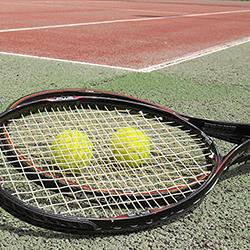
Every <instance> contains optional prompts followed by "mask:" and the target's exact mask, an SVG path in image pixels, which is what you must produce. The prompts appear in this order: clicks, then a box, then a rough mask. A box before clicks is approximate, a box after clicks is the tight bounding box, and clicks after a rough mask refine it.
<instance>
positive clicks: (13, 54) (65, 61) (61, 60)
mask: <svg viewBox="0 0 250 250" xmlns="http://www.w3.org/2000/svg"><path fill="white" fill-rule="evenodd" d="M0 55H9V56H19V57H25V58H34V59H41V60H47V61H56V62H62V63H72V64H81V65H87V66H96V67H102V68H109V69H119V70H126V71H132V72H140V70H139V69H133V68H127V67H120V66H113V65H106V64H98V63H89V62H81V61H73V60H66V59H60V58H50V57H45V56H33V55H26V54H18V53H11V52H4V51H0Z"/></svg>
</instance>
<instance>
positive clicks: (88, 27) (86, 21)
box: [0, 0, 250, 69]
mask: <svg viewBox="0 0 250 250" xmlns="http://www.w3.org/2000/svg"><path fill="white" fill-rule="evenodd" d="M0 15H1V19H0V51H1V52H9V53H17V54H25V55H34V56H39V57H49V58H58V59H63V60H71V61H79V62H85V63H93V64H102V65H110V66H117V67H126V68H132V69H142V68H146V67H150V66H153V65H157V64H160V63H165V62H168V61H171V60H174V59H178V58H180V57H183V56H185V55H187V54H190V53H196V52H197V51H201V50H205V49H207V48H210V47H213V46H219V45H221V46H223V44H225V43H229V42H232V41H235V40H240V39H246V38H248V37H249V36H250V3H246V2H216V1H191V0H189V1H163V0H162V1H159V2H157V1H154V2H149V1H145V2H144V1H132V2H131V1H77V0H72V1H66V0H64V1H63V0H54V1H37V0H20V1H14V0H12V1H7V0H4V1H0Z"/></svg>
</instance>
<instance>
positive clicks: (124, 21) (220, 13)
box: [0, 9, 250, 33]
mask: <svg viewBox="0 0 250 250" xmlns="http://www.w3.org/2000/svg"><path fill="white" fill-rule="evenodd" d="M244 12H250V9H249V10H234V11H222V12H210V13H199V14H184V15H176V16H167V17H150V18H135V19H118V20H107V21H97V22H86V23H72V24H59V25H48V26H38V27H26V28H15V29H3V30H0V33H7V32H17V31H27V30H42V29H55V28H67V27H77V26H90V25H98V24H111V23H128V22H142V21H151V20H165V19H175V18H183V17H199V16H212V15H224V14H233V13H244Z"/></svg>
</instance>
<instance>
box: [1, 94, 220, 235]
mask: <svg viewBox="0 0 250 250" xmlns="http://www.w3.org/2000/svg"><path fill="white" fill-rule="evenodd" d="M62 93H63V92H61V93H60V94H59V95H57V94H58V92H57V93H56V96H55V97H52V96H53V95H52V92H50V93H49V96H48V95H47V94H48V93H46V95H47V96H46V98H47V99H41V100H40V98H37V99H36V100H33V102H31V103H30V102H29V103H25V102H23V103H22V104H21V103H19V105H17V106H16V107H12V110H8V111H6V112H5V113H4V114H3V115H2V116H1V117H0V123H1V124H2V125H1V127H2V128H3V127H4V129H6V127H7V128H8V126H10V125H9V123H10V122H11V121H13V120H15V119H18V118H20V116H29V115H30V113H32V112H34V113H37V112H38V111H39V112H41V111H44V110H45V109H46V110H47V111H51V110H56V109H57V108H59V110H62V109H63V108H65V107H85V108H83V110H85V111H86V109H87V110H89V107H91V108H92V109H95V110H99V111H98V112H100V110H102V111H105V112H110V111H109V109H110V110H112V111H113V110H114V108H116V109H117V110H118V113H119V112H120V110H122V111H125V110H126V112H127V110H129V115H131V114H132V115H138V114H141V112H142V113H143V119H149V120H150V119H152V117H154V118H155V117H157V118H158V119H157V123H163V124H164V123H165V122H172V123H173V125H171V126H172V127H178V126H180V127H181V131H186V130H187V131H189V132H188V133H189V135H194V136H195V137H197V138H199V139H200V140H201V141H202V142H203V143H204V145H205V147H207V149H206V150H205V151H207V150H208V151H207V152H209V154H208V155H207V156H206V157H205V160H206V162H209V164H210V165H211V166H210V167H209V168H210V169H209V174H208V175H207V176H206V178H205V179H204V180H202V183H198V182H197V181H196V183H195V184H196V185H190V186H191V190H192V191H191V192H189V193H188V194H187V195H185V197H182V198H181V199H179V198H178V199H176V201H175V202H169V200H168V199H167V198H166V197H168V196H169V197H172V198H171V199H173V196H175V195H176V194H175V192H176V191H179V192H180V194H181V193H183V192H185V189H183V190H184V191H183V190H181V188H180V187H179V186H178V185H177V188H175V190H174V191H173V193H171V192H172V191H171V192H170V189H169V188H165V191H166V190H167V191H166V192H157V195H158V196H156V202H155V196H154V195H153V193H150V194H149V195H146V194H145V193H143V195H141V196H140V199H142V198H144V200H142V201H140V200H139V201H138V197H137V193H138V192H137V193H136V195H133V193H131V192H130V193H129V194H128V193H126V194H124V193H123V194H122V195H120V194H119V193H118V194H117V195H116V197H117V196H118V197H119V199H120V200H119V202H120V203H124V204H125V207H126V209H125V211H126V212H125V213H117V214H111V213H110V214H109V213H107V212H106V213H104V215H102V216H99V217H98V216H88V215H87V213H85V214H83V215H79V214H76V215H75V214H73V215H71V214H67V213H66V214H62V215H60V214H59V212H58V211H48V210H46V209H45V208H44V207H41V206H40V208H37V207H36V206H34V204H31V205H30V204H29V202H27V199H26V200H22V199H21V198H20V195H19V197H18V194H17V193H15V192H13V190H8V189H5V188H4V184H5V183H6V182H5V183H4V181H3V180H2V181H0V182H2V183H1V184H2V185H1V189H0V196H1V198H2V200H3V204H2V207H3V208H5V209H6V210H7V211H9V212H10V213H12V214H14V215H16V216H17V217H19V218H21V219H23V220H25V221H28V222H29V223H31V224H35V225H39V226H41V227H45V228H50V229H54V230H59V231H64V232H78V233H81V232H86V231H87V232H88V233H95V232H122V231H131V230H138V229H140V228H146V227H149V226H152V225H154V224H157V223H159V222H162V221H165V220H167V219H169V218H172V217H173V216H175V215H178V214H181V213H182V212H184V211H186V210H187V209H189V208H190V207H192V206H193V205H194V204H196V203H197V202H198V201H199V200H200V199H201V198H202V197H203V196H204V194H206V193H207V192H208V191H209V190H210V188H211V187H212V186H213V184H214V183H215V181H216V180H217V178H218V176H219V174H220V173H221V171H222V168H221V167H220V156H219V154H218V152H217V150H216V148H215V146H214V144H213V143H212V141H211V140H210V139H209V138H208V137H207V136H206V135H205V134H204V133H203V132H202V131H200V130H199V129H198V128H196V127H195V126H193V125H192V124H190V123H188V122H187V121H186V120H185V119H183V118H182V117H180V116H178V115H177V114H176V113H175V112H173V111H171V110H169V111H167V110H162V109H160V108H158V107H153V106H150V105H147V104H145V103H139V102H138V101H136V102H134V101H133V99H131V100H128V99H126V100H124V99H123V98H120V97H119V96H115V95H114V94H112V97H111V96H110V95H109V94H107V93H104V94H101V93H100V94H97V95H95V93H94V92H87V94H86V93H84V92H81V93H82V94H81V95H79V92H77V93H76V92H74V93H75V94H78V95H73V96H72V92H71V91H70V92H68V94H69V95H67V94H66V93H63V98H61V96H62ZM89 93H91V94H89ZM101 95H104V96H101ZM107 95H108V96H107ZM65 97H66V98H65ZM114 97H115V98H114ZM96 107H97V108H96ZM51 108H52V109H51ZM107 108H108V111H107ZM66 110H67V109H66ZM47 111H46V112H47ZM116 112H117V111H116ZM159 118H161V119H159ZM126 119H127V118H126ZM3 125H4V126H3ZM106 125H107V124H106ZM161 125H162V124H161ZM165 129H166V128H165ZM1 137H2V142H4V143H3V144H4V147H2V154H3V157H7V158H8V159H7V162H6V163H4V170H5V168H8V169H9V168H12V171H16V169H17V168H19V171H20V170H21V171H22V175H23V176H24V177H25V178H26V177H27V176H28V180H27V182H28V181H29V180H30V179H32V178H33V181H34V183H35V181H37V182H40V184H39V185H40V186H44V188H43V190H42V191H43V192H56V191H55V190H53V191H52V189H55V187H56V188H58V189H59V190H57V191H59V194H60V199H61V203H62V200H64V199H66V198H65V197H66V196H65V195H64V194H63V195H62V194H61V193H60V192H61V191H60V190H61V188H62V187H61V186H60V185H59V183H60V182H58V181H55V180H54V178H52V180H49V178H46V176H45V175H44V173H43V172H42V171H40V170H39V168H38V167H37V166H35V164H32V165H31V164H30V163H29V161H27V160H26V159H25V157H24V159H21V160H20V157H21V156H20V155H22V154H20V153H16V152H17V151H16V152H15V154H13V148H14V147H13V145H14V143H13V142H11V143H10V140H11V139H10V138H7V136H6V131H3V132H1ZM6 140H7V141H6ZM6 145H7V147H6ZM204 145H203V146H204ZM203 146H202V147H203ZM11 148H12V150H11ZM15 150H16V147H15ZM7 151H8V153H7ZM8 154H10V155H11V157H10V156H9V155H8ZM20 162H21V163H20ZM10 163H11V166H10ZM15 163H16V164H17V165H16V166H15ZM25 168H27V169H28V172H30V173H29V174H27V173H26V172H25V171H24V169H25ZM30 168H33V171H30V170H31V169H30ZM131 171H132V170H131ZM133 171H134V170H133ZM133 171H132V172H133ZM16 172H18V171H16ZM34 172H35V173H34ZM33 174H34V176H33V177H32V175H33ZM144 174H145V173H144ZM0 177H1V179H2V178H3V174H2V176H1V175H0ZM41 180H42V181H41ZM9 183H10V181H9ZM44 183H49V184H48V186H46V185H47V184H46V185H45V184H44ZM51 183H53V185H52V186H51ZM61 184H62V183H61ZM189 184H190V183H189ZM197 184H198V185H197ZM39 185H38V186H39ZM38 186H37V185H36V184H35V185H34V188H32V190H33V189H34V190H35V191H36V188H37V189H39V188H38ZM187 186H188V185H187ZM64 188H66V190H67V191H66V193H67V192H69V191H70V190H71V192H73V193H74V192H75V191H74V190H73V191H72V186H71V185H70V183H69V184H68V185H67V186H66V187H64ZM78 188H79V187H78ZM80 189H83V188H82V186H80ZM34 190H33V191H34ZM48 190H49V191H48ZM100 190H101V192H99V193H98V191H96V190H92V191H91V193H92V196H93V197H94V198H93V197H91V199H92V200H93V199H95V200H97V203H96V202H93V203H92V202H90V203H89V209H93V208H92V207H94V206H96V207H98V209H103V207H104V206H106V207H107V208H108V210H112V207H113V205H115V206H117V199H116V198H115V199H113V196H114V195H113V194H112V193H111V192H110V190H109V192H108V195H109V197H111V198H110V199H109V200H108V199H107V193H105V192H104V191H103V190H102V189H100ZM100 190H99V191H100ZM76 191H79V189H77V190H76ZM83 191H84V192H83V193H85V194H87V193H88V192H87V191H88V190H86V188H85V189H84V190H83ZM116 191H117V190H116ZM153 191H158V190H157V188H156V189H155V190H153ZM140 192H141V191H140ZM13 193H15V194H14V195H13ZM100 193H101V194H102V197H99V194H100ZM169 193H170V194H169ZM54 195H55V194H54ZM88 195H89V194H87V195H86V197H85V200H87V196H88ZM119 195H120V196H119ZM73 196H75V195H73ZM121 197H122V198H121ZM123 197H126V198H127V199H124V200H123ZM131 197H132V198H133V199H132V198H131ZM33 198H34V197H33ZM57 198H58V197H57ZM100 198H102V199H104V200H106V203H105V202H104V203H103V202H102V201H100ZM69 199H70V198H69ZM134 199H135V200H134ZM75 200H76V202H77V197H75ZM152 200H153V203H152V202H151V201H152ZM36 202H37V201H36ZM70 202H72V201H69V202H68V203H67V202H66V205H65V206H67V205H69V204H70ZM88 202H89V200H88ZM112 202H113V203H114V204H111V203H112ZM158 202H159V204H158ZM129 203H130V204H129ZM131 203H132V208H133V209H130V208H131ZM10 204H11V205H10ZM58 204H59V203H57V205H58ZM93 204H94V205H93ZM124 204H122V206H124ZM135 204H137V205H136V206H138V207H139V208H138V207H136V206H135ZM145 204H146V205H147V206H146V205H145ZM91 206H92V207H91ZM38 207H39V206H38ZM90 207H91V208H90ZM118 207H119V204H118ZM118 210H122V209H121V207H120V208H119V209H118ZM18 211H19V212H18ZM25 211H26V213H24V212H25ZM27 211H29V212H28V213H27ZM24 214H26V215H25V216H24ZM58 225H60V226H58Z"/></svg>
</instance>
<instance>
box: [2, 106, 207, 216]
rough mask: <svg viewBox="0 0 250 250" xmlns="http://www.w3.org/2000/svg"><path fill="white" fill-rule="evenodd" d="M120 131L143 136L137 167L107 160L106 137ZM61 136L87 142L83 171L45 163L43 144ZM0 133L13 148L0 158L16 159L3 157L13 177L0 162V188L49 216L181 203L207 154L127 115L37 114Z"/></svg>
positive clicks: (183, 134)
mask: <svg viewBox="0 0 250 250" xmlns="http://www.w3.org/2000/svg"><path fill="white" fill-rule="evenodd" d="M126 127H134V128H137V129H139V130H140V131H143V132H144V133H145V134H146V135H147V136H148V137H149V138H150V154H149V156H147V157H146V158H145V159H144V162H143V164H141V165H140V166H136V167H131V166H129V165H128V164H127V162H126V161H125V160H123V161H117V160H116V159H115V157H114V155H113V151H112V147H111V145H112V143H111V139H110V138H111V137H112V134H113V133H115V132H116V131H117V129H119V128H126ZM64 130H77V131H82V132H84V133H85V134H86V136H87V138H88V139H89V140H90V141H91V144H92V155H93V157H92V159H91V160H90V163H89V164H88V165H86V166H84V167H83V166H82V165H81V160H77V159H74V157H71V158H70V159H71V160H72V161H70V162H68V163H64V164H63V165H64V166H62V163H61V162H60V161H57V160H56V159H55V157H53V154H52V152H51V144H52V143H53V140H55V137H56V135H57V134H59V133H61V132H62V131H64ZM1 131H7V133H8V136H9V138H10V140H11V141H12V144H13V145H12V147H11V148H6V147H4V149H3V150H2V151H3V153H2V157H3V158H6V155H7V154H8V153H11V152H12V151H14V152H15V154H16V155H17V156H18V157H17V160H15V159H14V160H12V159H11V157H8V161H9V163H15V162H16V161H18V162H19V165H20V167H19V171H16V168H13V167H12V166H10V165H9V164H7V163H5V161H3V163H0V183H1V184H3V186H9V189H10V190H12V193H13V195H15V196H18V197H19V198H20V199H21V200H23V201H25V202H27V203H31V204H34V205H35V206H36V207H39V208H43V209H49V210H52V211H53V212H54V213H63V214H71V215H74V214H78V213H79V214H81V215H84V216H93V217H110V216H117V215H120V214H123V213H133V212H140V211H142V210H144V209H145V207H147V208H155V207H161V206H162V201H163V203H164V205H169V204H171V203H175V202H178V201H179V200H180V199H182V198H185V197H187V196H188V195H189V194H190V193H191V192H193V191H194V190H195V188H196V185H197V184H198V185H201V183H202V182H203V181H204V180H205V179H206V177H207V176H208V175H209V173H210V171H209V170H208V169H209V167H210V166H211V164H210V163H209V162H208V161H207V158H208V157H209V155H210V152H209V149H208V147H207V145H206V144H205V143H204V142H203V141H202V139H201V138H199V137H198V136H197V135H193V134H192V133H190V131H189V130H188V129H186V128H183V127H182V126H181V125H180V126H176V124H175V122H173V121H170V122H165V121H162V118H161V117H152V118H148V116H147V114H143V113H142V112H139V113H134V111H133V112H132V111H131V110H129V109H126V110H120V109H114V110H113V109H112V110H109V108H108V107H105V109H104V110H103V109H100V108H99V106H95V107H94V108H93V107H91V106H88V107H83V106H80V107H79V106H78V107H75V106H72V107H67V108H64V109H59V108H55V109H51V110H46V109H43V110H38V111H37V112H36V113H32V112H30V114H29V115H25V116H22V117H21V118H19V119H13V120H11V121H10V122H9V124H8V125H3V126H2V127H1ZM1 133H2V134H1V139H0V141H1V142H2V145H3V146H7V145H5V144H8V143H6V138H5V136H6V132H1ZM75 141H76V143H77V138H76V140H75ZM140 143H142V144H143V143H145V142H144V141H143V140H141V141H140ZM62 146H63V145H62ZM13 149H14V150H13ZM129 150H130V149H129V148H127V150H126V154H127V155H129V153H130V152H129ZM61 153H65V152H64V151H62V152H61ZM68 154H70V152H67V154H66V155H65V158H66V159H67V157H68V156H70V155H68ZM2 157H1V158H2ZM11 161H13V162H11ZM27 162H28V164H27V166H26V165H25V164H23V163H27ZM65 164H66V165H67V169H68V170H69V169H70V171H68V172H67V171H66V170H65ZM34 171H35V172H37V173H38V174H37V177H36V179H33V180H30V178H28V177H27V173H28V174H32V173H33V172H34ZM48 178H50V181H51V179H52V180H53V178H54V179H55V181H54V185H53V187H49V188H48V187H47V186H46V184H45V183H46V182H47V181H48ZM37 182H39V185H37V184H36V183H37ZM156 197H157V198H156Z"/></svg>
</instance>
